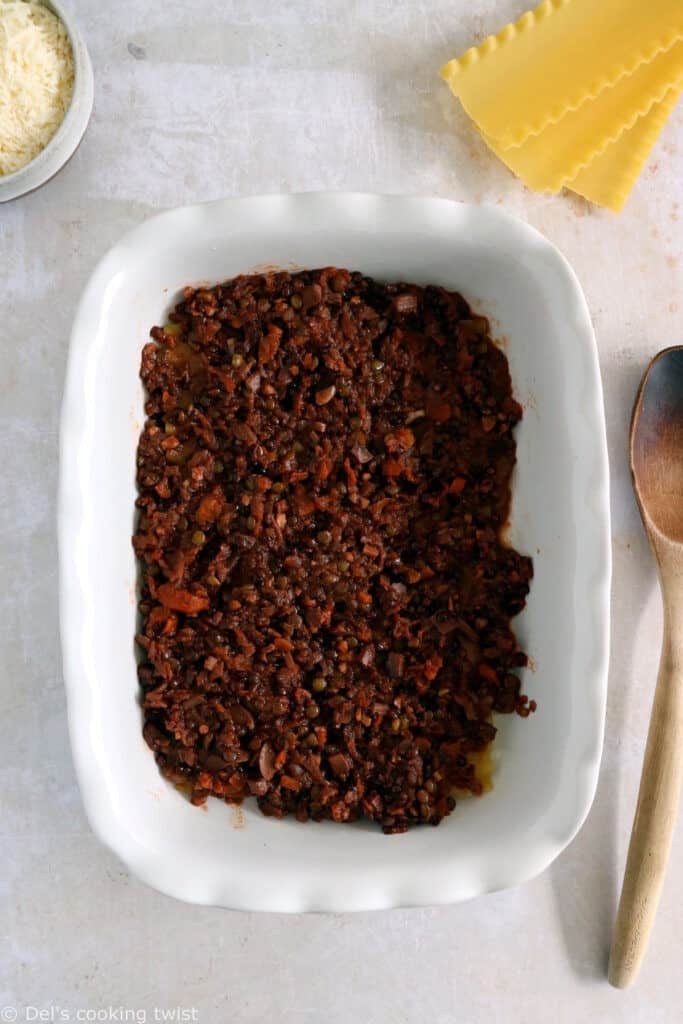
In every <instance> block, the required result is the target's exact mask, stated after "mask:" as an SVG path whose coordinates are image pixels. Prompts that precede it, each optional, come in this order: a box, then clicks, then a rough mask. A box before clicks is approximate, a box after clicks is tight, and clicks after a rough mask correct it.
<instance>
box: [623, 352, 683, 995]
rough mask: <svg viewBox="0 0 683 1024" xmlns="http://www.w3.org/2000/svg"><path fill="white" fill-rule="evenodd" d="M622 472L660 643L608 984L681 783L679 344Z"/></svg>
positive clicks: (640, 950) (643, 903)
mask: <svg viewBox="0 0 683 1024" xmlns="http://www.w3.org/2000/svg"><path fill="white" fill-rule="evenodd" d="M631 473H632V475H633V487H634V490H635V494H636V499H637V501H638V506H639V508H640V514H641V516H642V519H643V525H644V526H645V530H646V533H647V535H648V538H649V540H650V545H651V547H652V550H653V552H654V556H655V559H656V562H657V569H658V573H659V582H660V585H661V588H662V601H663V605H664V636H663V640H662V655H661V660H660V663H659V675H658V677H657V687H656V689H655V696H654V701H653V704H652V715H651V718H650V728H649V732H648V737H647V746H646V748H645V760H644V762H643V772H642V776H641V779H640V791H639V793H638V805H637V807H636V816H635V819H634V822H633V830H632V832H631V842H630V845H629V849H628V859H627V861H626V873H625V875H624V884H623V888H622V890H621V900H620V902H619V912H618V914H617V921H616V926H615V929H614V938H613V940H612V952H611V955H610V962H609V980H610V982H611V984H612V985H615V986H616V987H617V988H625V987H626V986H627V985H630V984H631V982H632V981H633V980H634V979H635V977H636V975H637V973H638V969H639V967H640V964H641V962H642V959H643V956H644V954H645V949H646V947H647V941H648V937H649V934H650V929H651V928H652V924H653V922H654V917H655V913H656V910H657V904H658V903H659V895H660V892H661V888H662V882H663V881H664V873H665V871H666V863H667V859H668V856H669V848H670V846H671V838H672V836H673V830H674V824H675V821H676V812H677V809H678V797H679V793H680V789H681V780H682V777H683V345H677V346H676V347H675V348H667V349H664V351H663V352H660V353H659V355H657V356H655V358H654V359H653V360H652V362H651V363H650V365H649V366H648V368H647V371H646V373H645V376H644V377H643V380H642V383H641V385H640V390H639V391H638V396H637V398H636V403H635V406H634V409H633V419H632V421H631Z"/></svg>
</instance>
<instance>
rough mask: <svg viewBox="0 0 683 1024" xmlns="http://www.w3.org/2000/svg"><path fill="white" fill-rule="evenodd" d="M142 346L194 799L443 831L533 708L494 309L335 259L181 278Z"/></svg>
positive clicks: (150, 635)
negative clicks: (519, 633)
mask: <svg viewBox="0 0 683 1024" xmlns="http://www.w3.org/2000/svg"><path fill="white" fill-rule="evenodd" d="M151 337H152V339H153V340H152V341H151V342H150V343H149V344H147V345H146V346H145V348H144V351H143V356H142V371H141V375H142V380H143V383H144V385H145V388H146V391H147V401H146V407H145V408H146V414H147V419H146V422H145V425H144V429H143V432H142V435H141V438H140V442H139V448H138V468H137V475H138V487H139V497H138V501H137V506H138V511H139V519H138V525H137V529H136V533H135V536H134V547H135V551H136V553H137V556H138V559H139V562H140V568H141V578H142V587H141V596H140V605H139V610H140V616H141V630H140V634H139V636H138V637H137V641H138V644H139V646H140V648H141V651H142V660H141V663H140V665H139V679H140V685H141V690H142V706H143V712H144V737H145V739H146V741H147V743H148V744H149V746H150V747H151V748H152V750H153V751H154V753H155V756H156V759H157V762H158V764H159V767H160V769H161V771H162V773H163V774H164V775H165V776H166V777H167V778H168V779H170V780H171V781H172V782H174V783H175V784H176V785H178V786H179V787H180V788H182V789H184V790H185V791H186V792H187V793H188V794H189V795H190V797H191V799H192V801H193V803H196V804H199V803H203V802H204V801H205V800H206V798H207V797H208V796H209V795H215V796H218V797H221V798H222V799H224V800H226V801H228V802H240V801H242V800H243V799H244V798H245V797H249V796H254V797H256V799H257V800H258V805H259V807H260V808H261V810H262V811H263V813H264V814H267V815H275V816H276V817H282V816H284V815H286V814H293V815H295V816H296V818H297V819H298V820H300V821H306V820H307V819H309V818H312V819H315V820H320V819H323V818H330V819H332V820H334V821H338V822H345V821H353V820H355V819H357V818H359V817H361V816H364V817H366V818H369V819H372V820H374V821H376V822H378V823H379V824H380V825H381V826H382V828H383V829H384V831H385V832H402V831H405V830H406V829H407V828H409V827H410V826H411V825H414V824H418V823H429V824H432V825H437V824H438V823H439V822H440V821H441V820H442V819H443V818H444V816H446V815H447V814H449V813H450V812H451V811H452V810H453V808H454V806H455V798H454V795H453V794H454V792H455V791H457V792H462V791H466V792H470V793H474V794H477V793H479V792H481V788H482V786H481V780H480V779H479V778H478V777H477V773H476V769H475V763H476V762H477V760H478V756H479V760H480V757H481V752H482V751H483V750H484V749H485V748H486V747H487V746H488V744H490V743H491V741H492V740H493V737H494V735H495V732H496V730H495V727H494V726H493V724H492V721H491V717H492V714H493V713H494V712H499V713H511V712H517V713H518V714H520V715H522V716H526V715H527V714H528V713H529V711H532V710H534V708H535V704H534V702H533V701H531V702H529V701H528V699H527V697H526V696H524V695H523V694H521V692H520V680H519V677H518V675H517V670H518V669H519V668H520V667H521V666H524V665H526V663H527V657H526V655H525V654H524V652H523V651H521V650H520V648H519V646H518V644H517V641H516V639H515V636H514V633H513V631H512V629H511V624H510V620H511V618H512V617H513V616H515V615H516V614H517V613H518V612H519V611H520V610H521V609H522V608H523V606H524V603H525V600H526V595H527V593H528V589H529V581H530V579H531V576H532V563H531V560H530V559H529V558H527V557H526V556H524V555H521V554H519V553H518V552H517V551H515V550H513V549H512V548H511V547H510V546H508V545H507V544H506V543H505V542H504V541H503V539H502V536H501V531H502V529H503V527H504V525H505V523H506V520H507V518H508V514H509V510H510V498H511V495H510V478H511V474H512V470H513V466H514V463H515V440H514V437H513V430H514V428H515V426H516V425H517V423H518V422H519V420H520V418H521V416H522V410H521V407H520V406H519V404H518V403H517V402H516V401H515V399H514V398H513V395H512V389H511V381H510V374H509V370H508V364H507V360H506V358H505V355H504V354H503V352H501V350H500V349H499V348H498V347H497V346H496V345H495V344H494V342H493V341H492V339H491V337H490V332H489V325H488V321H487V320H486V319H485V318H483V317H480V316H476V315H475V314H474V313H473V312H472V310H471V309H470V307H469V306H468V304H467V302H466V301H465V300H464V299H463V298H462V296H460V295H458V294H456V293H453V292H449V291H446V290H445V289H443V288H438V287H426V288H422V287H418V286H415V285H409V284H390V285H384V284H379V283H378V282H376V281H373V280H371V279H370V278H367V277H364V276H362V275H361V274H359V273H352V272H349V271H347V270H340V269H336V268H326V269H323V270H315V271H304V272H301V273H296V274H289V273H286V272H277V273H267V274H260V275H254V276H244V277H238V278H235V279H234V280H231V281H227V282H225V283H224V284H221V285H218V286H217V287H214V288H196V289H195V288H186V289H185V292H184V298H183V300H182V301H181V302H180V303H179V304H178V305H177V306H176V308H175V310H174V311H173V313H172V314H171V315H170V320H169V323H168V324H166V325H165V326H164V327H154V328H153V329H152V331H151Z"/></svg>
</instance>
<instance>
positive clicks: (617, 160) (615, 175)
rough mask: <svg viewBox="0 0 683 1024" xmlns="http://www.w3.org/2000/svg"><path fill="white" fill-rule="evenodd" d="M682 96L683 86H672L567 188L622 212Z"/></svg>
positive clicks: (616, 211) (568, 183)
mask: <svg viewBox="0 0 683 1024" xmlns="http://www.w3.org/2000/svg"><path fill="white" fill-rule="evenodd" d="M680 95H681V87H680V85H679V86H678V87H676V88H672V89H669V91H668V92H667V93H666V95H665V96H664V98H663V99H662V100H660V101H659V103H656V104H655V105H654V106H653V107H652V108H651V110H650V112H649V113H648V114H646V115H645V116H644V117H640V118H638V120H637V121H636V123H635V124H634V125H633V127H632V128H629V129H628V130H627V131H625V132H623V133H622V134H621V135H620V137H619V139H618V140H617V141H616V142H614V143H612V145H610V146H608V147H607V149H606V150H605V151H604V153H602V154H601V155H600V156H597V157H596V158H595V159H594V160H593V161H591V163H590V164H589V165H588V167H586V168H584V169H583V170H582V171H579V173H578V174H577V175H576V177H575V178H574V179H573V180H572V181H568V182H567V183H566V184H567V188H570V189H571V190H572V191H573V192H577V193H578V194H579V195H582V196H584V197H585V198H586V199H589V200H590V201H591V202H592V203H598V204H599V205H600V206H606V207H608V209H610V210H614V212H615V213H618V212H619V210H621V208H622V206H623V205H624V203H625V202H626V199H627V197H628V194H629V192H630V191H631V189H632V188H633V186H634V184H635V182H636V179H637V178H638V175H639V174H640V172H641V171H642V169H643V165H644V164H645V161H646V160H647V158H648V156H649V155H650V152H651V150H652V147H653V146H654V144H655V142H656V141H657V137H658V136H659V133H660V132H661V130H662V128H663V127H664V124H665V123H666V119H667V118H668V116H669V114H670V113H671V111H672V110H673V108H674V107H675V105H676V103H677V101H678V99H679V97H680Z"/></svg>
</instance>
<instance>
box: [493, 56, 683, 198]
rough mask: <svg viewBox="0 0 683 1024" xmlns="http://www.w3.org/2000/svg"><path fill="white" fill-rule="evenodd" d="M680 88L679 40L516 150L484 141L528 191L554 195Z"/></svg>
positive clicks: (682, 74)
mask: <svg viewBox="0 0 683 1024" xmlns="http://www.w3.org/2000/svg"><path fill="white" fill-rule="evenodd" d="M682 84H683V40H681V41H679V42H677V43H675V44H674V45H673V46H672V47H671V48H670V49H669V50H667V51H666V52H664V53H660V54H659V55H658V56H657V57H655V59H654V60H652V61H650V62H649V63H647V64H641V65H640V67H638V68H637V69H636V70H635V71H634V72H633V73H632V74H630V75H624V76H623V78H621V79H619V81H618V82H617V83H616V85H614V86H613V87H612V88H609V89H603V91H602V92H601V93H600V94H599V95H598V96H597V97H596V98H595V99H594V100H591V101H589V102H587V103H584V104H582V106H581V107H579V109H578V110H574V111H569V112H568V113H566V114H565V116H564V117H563V118H561V119H560V120H559V121H557V122H556V123H555V124H550V125H548V126H547V127H546V128H544V129H543V131H542V132H541V133H540V134H538V135H532V136H530V137H529V138H528V139H527V140H526V141H525V142H523V143H522V145H521V146H516V147H509V148H507V149H504V148H502V147H501V146H499V145H498V144H497V143H496V142H495V140H493V139H490V138H488V137H486V136H485V138H486V142H487V143H488V145H489V146H490V147H491V149H492V150H493V151H494V152H495V153H496V154H497V155H498V156H499V157H500V159H501V160H503V161H504V163H506V164H507V166H508V167H509V168H510V169H511V170H512V171H513V172H514V173H515V174H516V175H517V176H518V177H519V178H521V179H522V181H523V182H524V184H525V185H528V186H529V188H533V189H537V190H539V191H550V192H557V191H559V189H560V188H562V186H563V185H565V184H566V183H567V182H568V181H571V180H572V179H573V178H576V176H577V175H578V174H579V172H580V171H581V170H582V169H583V168H584V167H587V166H588V165H589V164H591V162H592V161H593V160H594V159H595V158H596V157H598V156H599V155H600V154H601V153H603V152H604V151H605V149H606V148H607V147H608V146H609V145H610V144H611V143H614V142H616V141H617V139H619V138H620V136H621V134H622V132H624V131H627V130H628V129H629V128H631V127H633V126H634V125H635V124H636V122H637V120H638V119H639V118H641V117H642V116H643V115H644V114H647V113H648V111H649V110H650V109H651V108H652V107H653V106H654V105H656V104H657V103H658V101H659V100H661V99H663V97H664V96H665V95H667V94H668V93H669V92H670V90H671V89H674V90H679V89H680V87H681V85H682ZM641 130H642V126H640V128H639V131H638V132H637V133H636V135H639V133H640V131H641ZM634 137H635V136H634Z"/></svg>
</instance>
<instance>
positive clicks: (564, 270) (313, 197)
mask: <svg viewBox="0 0 683 1024" xmlns="http://www.w3.org/2000/svg"><path fill="white" fill-rule="evenodd" d="M330 207H332V208H333V209H334V210H335V211H336V214H337V215H338V216H339V217H340V218H344V217H345V216H352V215H354V214H356V215H357V214H358V213H359V211H362V212H363V213H364V214H365V213H367V214H368V215H370V214H374V215H377V216H380V215H383V214H384V215H389V214H390V215H391V216H396V217H400V216H402V215H403V214H405V213H406V211H408V212H409V214H410V216H412V217H413V218H415V217H418V218H423V219H424V222H425V224H426V225H430V224H432V225H433V224H434V223H435V222H438V223H439V225H440V229H443V225H444V224H446V225H448V226H452V228H453V230H458V229H462V227H463V224H464V223H465V222H466V221H468V220H469V221H471V220H472V219H474V220H476V221H478V222H479V224H480V225H481V226H482V230H483V232H484V233H485V234H486V236H487V238H489V237H490V238H495V236H496V233H497V232H499V233H506V234H507V235H509V236H510V237H514V238H515V240H517V239H518V240H519V244H520V245H521V246H523V247H526V249H528V250H529V251H530V254H531V255H530V257H529V258H536V257H538V258H539V259H541V260H542V261H543V263H544V266H545V267H546V268H548V267H550V268H551V270H552V272H553V273H554V274H555V275H556V278H557V280H559V281H561V282H562V287H563V288H564V289H565V291H566V299H567V303H568V309H569V310H571V316H572V317H573V326H574V327H575V329H576V331H577V333H578V334H579V335H580V336H581V337H582V338H583V339H584V341H583V344H582V345H581V346H580V348H581V352H580V362H581V367H580V372H581V378H582V379H581V395H582V415H581V417H580V420H579V421H578V424H577V431H578V433H579V435H580V436H577V438H576V443H577V450H579V451H581V453H582V459H587V460H589V463H590V465H589V468H588V469H587V471H585V472H584V473H583V475H582V478H581V480H582V489H581V493H580V494H579V495H578V498H579V500H580V501H581V502H582V503H583V506H584V508H585V510H586V514H587V519H586V522H587V523H588V524H589V525H588V528H587V529H585V530H584V531H583V533H582V536H581V556H580V559H578V560H577V573H578V580H577V590H580V592H582V593H583V594H584V595H585V600H584V601H583V603H582V605H581V607H580V608H577V609H575V612H576V614H577V616H578V617H579V620H580V621H579V625H578V627H577V633H580V634H581V636H582V641H581V644H582V656H581V658H580V671H581V673H582V678H581V679H580V680H579V681H578V683H577V685H578V686H579V687H582V689H581V690H580V698H581V699H580V700H577V701H575V702H574V705H573V712H572V713H573V714H576V716H577V722H576V723H574V727H573V728H572V729H571V734H570V736H569V742H570V744H571V747H570V750H569V753H568V755H567V757H568V760H570V761H571V763H572V764H573V765H574V768H575V771H574V773H573V775H572V777H571V778H569V777H567V778H563V779H562V780H561V786H562V787H563V793H562V796H563V798H562V799H556V800H554V801H553V804H552V807H551V808H550V812H551V813H550V814H549V815H548V820H546V821H545V822H544V827H543V829H542V836H540V837H539V836H536V837H535V839H534V842H533V844H531V846H529V847H528V848H526V847H525V846H524V840H523V838H520V840H519V848H517V849H516V850H515V851H513V854H512V855H508V856H506V857H505V858H504V859H501V858H500V857H499V858H498V860H496V857H494V856H493V855H491V857H490V858H489V863H486V858H483V859H482V862H481V863H480V864H479V863H472V864H471V865H470V867H469V869H468V870H467V871H464V872H463V871H462V870H461V871H458V872H453V873H452V877H451V876H449V875H448V874H444V872H443V871H441V872H439V873H438V876H437V874H436V873H435V874H434V877H433V878H430V877H429V873H428V872H427V873H424V872H415V871H411V872H409V873H406V872H405V871H398V870H397V869H392V876H391V877H390V878H387V879H386V880H385V881H384V882H383V883H382V884H381V885H378V884H377V883H376V879H374V877H373V878H370V876H368V879H367V880H366V884H364V885H360V886H359V893H360V895H359V896H358V897H357V898H350V897H349V896H348V895H347V894H340V893H339V892H337V891H332V887H330V886H327V887H326V886H325V885H323V886H322V887H321V885H320V883H319V879H318V880H313V879H310V878H307V877H306V874H305V873H303V872H300V873H299V876H298V877H297V878H296V880H295V881H293V880H292V878H291V877H290V875H288V876H287V890H286V892H284V891H283V893H282V895H281V897H278V898H277V899H276V900H273V898H272V895H271V896H268V895H263V896H262V895H260V894H259V893H258V892H257V891H255V879H254V877H253V876H251V875H250V871H249V867H248V865H245V867H244V872H243V874H242V875H241V876H240V877H235V876H228V877H226V873H225V872H224V871H222V870H221V866H220V865H215V864H212V865H211V867H210V870H208V869H207V870H206V871H205V873H204V875H203V877H202V878H201V879H197V878H189V877H188V876H187V873H183V872H182V871H181V870H178V871H174V870H173V869H172V868H169V867H168V865H162V864H161V863H160V862H159V857H158V856H157V855H156V854H155V852H154V851H150V850H149V849H147V848H145V846H144V844H142V843H140V842H139V841H138V840H137V839H136V837H134V836H133V835H132V834H129V833H127V832H126V830H125V829H122V828H121V823H120V820H119V819H118V818H117V815H116V814H115V812H114V806H113V804H114V798H113V796H112V794H111V792H110V791H109V789H108V787H107V785H106V771H105V766H104V765H103V764H102V763H101V760H100V757H99V752H98V750H97V746H96V743H95V740H94V731H95V730H94V729H93V727H92V726H93V699H94V696H93V695H94V693H95V690H96V687H94V683H93V679H92V678H91V676H90V674H89V672H88V669H87V665H86V662H85V658H84V650H83V633H84V624H85V622H86V609H87V605H88V600H89V595H88V593H87V591H86V588H85V587H84V584H83V580H82V578H81V576H82V574H81V572H80V571H79V540H80V538H81V535H82V531H83V527H84V523H85V518H86V511H87V501H88V497H87V493H86V486H85V484H86V482H85V480H84V479H83V477H82V473H81V466H82V462H83V459H84V444H85V437H86V429H85V428H86V406H87V382H88V376H87V355H88V349H89V345H90V341H91V338H92V336H93V324H94V323H96V322H97V321H98V317H99V313H100V309H101V305H102V299H103V296H104V293H105V290H106V288H107V283H108V281H109V280H110V278H111V275H112V272H113V271H115V269H116V267H117V266H121V265H124V266H125V264H126V259H127V256H130V254H132V253H133V252H134V251H135V250H136V248H137V247H138V246H139V245H140V244H142V243H145V244H148V243H149V239H150V238H151V237H152V236H153V235H158V234H159V231H160V229H162V228H165V229H168V228H171V227H173V226H174V225H175V227H176V229H177V227H178V226H182V227H183V229H184V230H187V228H188V226H189V225H191V224H199V225H201V224H202V223H204V222H205V218H211V219H212V220H213V219H215V218H217V217H220V218H223V219H224V221H225V223H226V224H232V223H236V222H239V223H240V225H241V226H244V224H245V223H247V224H250V223H251V222H252V221H253V223H254V224H255V225H256V224H258V223H262V222H263V216H264V213H267V216H268V218H269V222H270V223H272V218H278V217H280V218H282V219H283V220H286V221H287V223H291V222H295V221H296V219H297V217H304V216H305V217H308V218H311V217H312V216H315V215H316V211H322V210H328V209H329V208H330ZM371 220H372V217H370V216H369V222H370V221H371ZM58 542H59V571H60V579H59V588H60V627H61V643H62V655H63V664H64V680H65V687H66V693H67V701H68V720H69V731H70V736H71V745H72V750H73V757H74V763H75V768H76V774H77V777H78V781H79V785H80V789H81V794H82V797H83V803H84V806H85V810H86V814H87V817H88V820H89V822H90V824H91V826H92V828H93V831H94V832H95V833H96V835H97V836H98V838H99V839H100V840H101V841H102V842H103V843H104V844H105V845H106V846H107V847H109V848H110V849H111V850H112V851H113V852H114V853H116V854H117V855H118V856H119V857H120V858H121V860H122V861H123V862H124V863H125V864H126V865H127V866H128V867H129V868H130V870H131V871H132V872H133V873H134V874H135V875H137V876H138V877H139V878H141V879H142V880H143V881H145V882H147V883H148V884H150V885H151V886H153V887H154V888H157V889H158V890H160V891H162V892H164V893H166V894H168V895H172V896H175V897H177V898H179V899H183V900H186V901H188V902H194V903H201V904H215V905H219V906H224V907H231V908H233V909H249V910H255V909H259V910H276V911H286V912H302V911H326V910H335V911H337V910H370V909H384V908H389V907H396V906H420V905H435V904H446V903H453V902H458V901H460V900H463V899H468V898H471V897H473V896H476V895H480V894H483V893H486V892H491V891H496V890H498V889H502V888H507V887H509V886H514V885H518V884H520V883H522V882H524V881H526V880H528V879H530V878H532V877H534V876H536V875H537V874H539V873H540V872H541V871H543V870H544V869H545V868H546V867H547V866H548V865H549V864H550V863H551V862H552V861H553V860H554V859H555V858H556V857H557V856H558V854H559V853H560V852H561V851H562V850H563V849H564V848H565V847H566V846H567V844H568V843H569V842H570V841H571V840H572V839H573V837H574V836H575V835H576V833H577V832H578V830H579V829H580V827H581V825H582V824H583V822H584V820H585V818H586V816H587V814H588V812H589V810H590V807H591V804H592V802H593V798H594V795H595V790H596V786H597V779H598V772H599V765H600V759H601V753H602V743H603V731H604V717H605V704H606V693H607V669H608V657H609V588H610V577H611V549H610V532H609V474H608V460H607V443H606V435H605V420H604V411H603V400H602V385H601V379H600V371H599V364H598V355H597V348H596V344H595V337H594V334H593V328H592V324H591V320H590V315H589V311H588V307H587V305H586V301H585V298H584V296H583V292H582V290H581V287H580V284H579V282H578V280H577V278H576V275H575V273H574V271H573V270H572V268H571V266H570V265H569V263H568V262H567V260H566V259H565V258H564V256H563V255H562V254H561V253H560V252H559V251H558V250H557V249H556V248H555V246H553V245H552V244H551V243H550V242H549V241H548V240H547V239H546V238H545V237H544V236H543V235H541V234H540V233H539V232H538V231H536V230H535V229H534V228H532V227H530V226H529V225H527V224H525V223H524V222H522V221H520V220H518V219H517V218H515V217H512V216H511V215H509V214H507V213H504V212H501V211H500V210H499V209H494V208H491V207H476V206H471V205H468V204H462V203H457V202H454V201H451V200H445V199H436V198H430V197H413V196H399V195H387V196H383V195H373V194H366V193H334V192H332V193H301V194H295V195H281V196H255V197H249V198H243V199H225V200H218V201H213V202H210V203H203V204H197V205H194V206H186V207H179V208H176V209H173V210H170V211H167V212H164V213H160V214H157V215H155V216H153V217H151V218H150V219H148V220H147V221H145V222H143V223H142V224H141V225H139V226H137V227H135V228H133V229H132V230H130V231H129V232H127V233H126V234H125V235H124V237H123V238H122V239H121V240H120V241H119V242H118V243H117V244H116V245H115V246H114V247H113V248H112V249H111V250H110V251H109V252H108V253H107V254H106V255H105V256H104V257H103V259H102V260H101V261H100V263H99V264H98V266H97V268H96V269H95V271H94V273H93V275H92V277H91V278H90V280H89V282H88V284H87V285H86V287H85V290H84V292H83V295H82V298H81V300H80V303H79V306H78V309H77V312H76V316H75V321H74V325H73V330H72V334H71V341H70V350H69V357H68V366H67V373H66V382H65V389H64V398H63V405H62V414H61V431H60V479H59V498H58ZM81 554H82V553H81ZM389 841H391V840H389ZM361 874H362V872H361Z"/></svg>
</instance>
